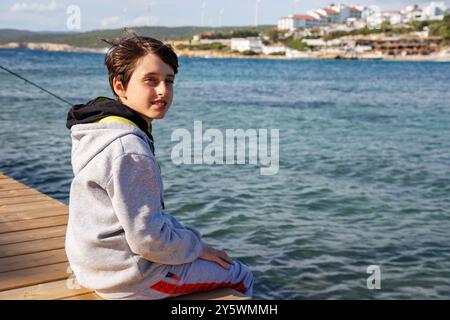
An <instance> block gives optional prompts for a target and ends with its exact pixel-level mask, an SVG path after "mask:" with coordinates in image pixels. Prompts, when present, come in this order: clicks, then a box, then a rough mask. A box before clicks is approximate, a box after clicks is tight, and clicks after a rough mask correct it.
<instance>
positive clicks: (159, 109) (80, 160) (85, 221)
mask: <svg viewBox="0 0 450 320" xmlns="http://www.w3.org/2000/svg"><path fill="white" fill-rule="evenodd" d="M108 43H109V44H110V45H111V48H110V49H109V51H108V52H107V54H106V57H105V64H106V66H107V68H108V73H109V83H110V86H111V89H112V92H113V93H114V95H115V97H116V99H115V100H113V99H108V98H103V97H99V98H97V99H94V100H92V101H90V102H88V103H87V104H86V105H76V106H74V107H73V108H72V109H71V110H70V111H69V113H68V117H67V127H68V128H69V129H71V132H72V167H73V172H74V179H73V181H72V184H71V189H70V204H69V222H68V226H67V234H66V253H67V256H68V259H69V262H70V265H71V268H72V270H73V271H74V273H75V275H76V277H77V280H78V282H79V283H80V284H81V285H82V286H84V287H87V288H91V289H94V290H95V291H96V292H97V294H98V295H100V296H101V297H103V298H105V299H163V298H167V297H172V296H177V295H181V294H186V293H191V292H198V291H208V290H212V289H215V288H223V287H230V288H234V289H236V290H238V291H240V292H242V293H245V294H247V295H249V296H251V295H252V290H253V289H252V288H253V275H252V273H251V271H250V270H249V268H248V267H247V266H245V265H244V264H242V263H241V262H239V261H233V260H232V259H231V258H230V257H229V256H228V255H227V254H226V253H225V252H224V251H222V250H218V249H214V248H212V247H211V246H209V245H207V244H205V243H204V242H203V241H202V238H201V235H200V233H199V232H198V231H197V230H195V229H193V228H190V227H187V226H184V225H182V224H181V223H180V222H178V221H177V220H176V219H175V218H174V217H173V216H171V215H170V214H168V213H167V212H165V211H164V210H163V209H164V197H163V184H162V179H161V175H160V172H159V170H158V166H157V162H156V159H155V155H154V146H153V137H152V135H151V128H152V127H151V122H152V120H154V119H162V118H164V116H165V114H166V112H167V111H168V109H169V107H170V105H171V103H172V99H173V83H174V80H175V74H176V73H177V71H178V58H177V56H176V54H175V53H174V51H173V50H172V48H171V47H170V46H168V45H165V44H163V43H162V42H160V41H159V40H156V39H153V38H148V37H140V36H131V37H126V38H122V39H118V40H115V41H113V42H108Z"/></svg>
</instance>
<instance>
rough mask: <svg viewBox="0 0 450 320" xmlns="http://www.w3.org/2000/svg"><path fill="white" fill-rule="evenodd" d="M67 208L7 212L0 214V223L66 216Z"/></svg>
mask: <svg viewBox="0 0 450 320" xmlns="http://www.w3.org/2000/svg"><path fill="white" fill-rule="evenodd" d="M68 210H69V209H68V208H67V207H65V208H64V207H60V206H57V207H54V208H46V209H41V208H34V209H33V210H27V211H21V212H9V213H3V214H0V223H2V222H12V221H20V220H30V219H38V218H45V217H54V216H61V215H64V214H65V215H67V214H68Z"/></svg>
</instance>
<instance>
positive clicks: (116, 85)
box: [113, 77, 126, 99]
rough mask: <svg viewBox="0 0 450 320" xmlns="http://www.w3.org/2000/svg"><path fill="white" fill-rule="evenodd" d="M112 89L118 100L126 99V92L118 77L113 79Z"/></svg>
mask: <svg viewBox="0 0 450 320" xmlns="http://www.w3.org/2000/svg"><path fill="white" fill-rule="evenodd" d="M113 87H114V91H115V92H116V94H117V95H118V96H119V98H125V99H126V90H125V87H124V85H123V83H122V81H120V78H119V77H114V79H113Z"/></svg>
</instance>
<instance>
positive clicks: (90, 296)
mask: <svg viewBox="0 0 450 320" xmlns="http://www.w3.org/2000/svg"><path fill="white" fill-rule="evenodd" d="M61 300H103V299H102V298H101V297H99V296H98V295H97V294H95V292H91V293H85V294H80V295H76V296H72V297H68V298H63V299H61Z"/></svg>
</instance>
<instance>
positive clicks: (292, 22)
mask: <svg viewBox="0 0 450 320" xmlns="http://www.w3.org/2000/svg"><path fill="white" fill-rule="evenodd" d="M320 24H321V19H320V18H318V17H313V16H311V15H307V14H305V15H301V14H297V15H290V16H289V17H283V18H280V19H278V30H289V31H294V30H297V29H298V28H311V27H314V26H319V25H320Z"/></svg>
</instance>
